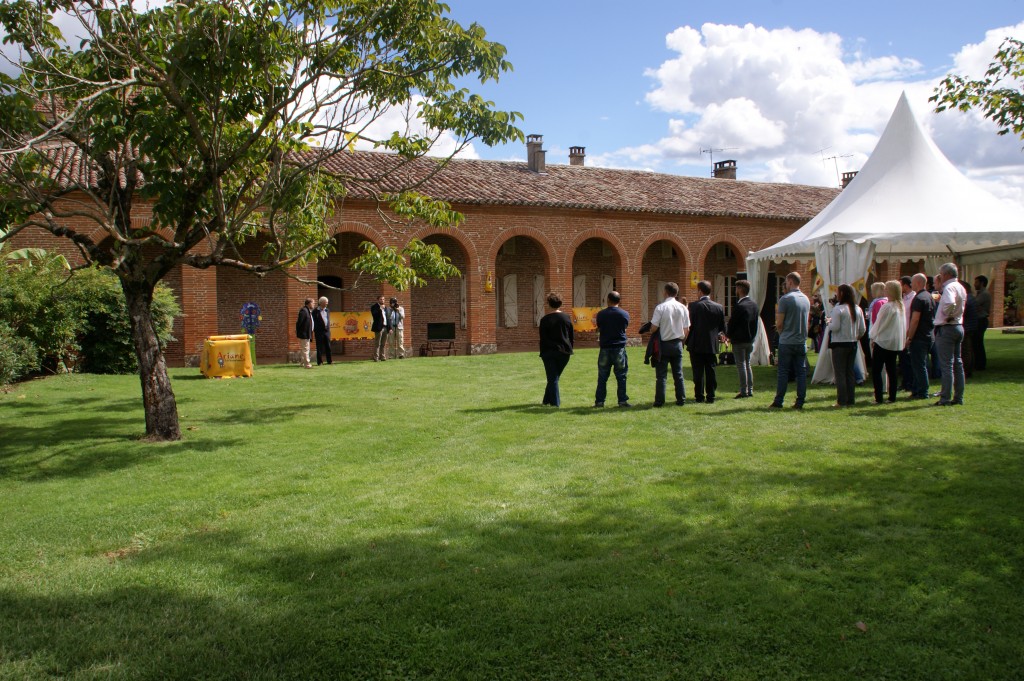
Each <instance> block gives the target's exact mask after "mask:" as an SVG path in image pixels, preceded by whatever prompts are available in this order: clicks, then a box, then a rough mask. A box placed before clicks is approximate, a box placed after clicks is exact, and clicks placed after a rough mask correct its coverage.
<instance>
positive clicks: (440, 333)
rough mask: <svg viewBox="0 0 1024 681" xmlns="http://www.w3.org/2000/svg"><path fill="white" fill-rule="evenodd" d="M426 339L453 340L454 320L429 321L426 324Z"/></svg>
mask: <svg viewBox="0 0 1024 681" xmlns="http://www.w3.org/2000/svg"><path fill="white" fill-rule="evenodd" d="M427 340H428V341H450V340H455V322H430V323H428V324H427Z"/></svg>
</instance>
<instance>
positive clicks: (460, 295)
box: [405, 234, 470, 354]
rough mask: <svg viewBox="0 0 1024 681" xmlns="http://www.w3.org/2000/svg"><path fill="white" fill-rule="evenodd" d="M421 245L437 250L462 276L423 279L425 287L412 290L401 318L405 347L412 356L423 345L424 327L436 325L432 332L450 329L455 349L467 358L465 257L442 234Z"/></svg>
mask: <svg viewBox="0 0 1024 681" xmlns="http://www.w3.org/2000/svg"><path fill="white" fill-rule="evenodd" d="M423 242H424V243H426V244H436V245H437V246H440V247H441V253H442V254H444V255H446V256H448V257H449V258H451V261H452V264H453V265H455V267H457V268H459V271H460V272H462V273H463V276H461V277H452V278H449V279H427V284H426V286H422V287H417V288H413V289H412V291H411V303H410V305H409V309H408V310H406V316H405V343H406V345H407V346H411V347H412V349H413V352H415V351H416V349H417V348H419V347H420V345H422V344H424V343H426V342H427V327H428V325H437V326H434V327H433V328H434V329H439V328H443V329H454V332H455V333H454V335H455V347H457V348H459V350H460V352H464V353H467V354H468V343H469V335H468V329H469V314H470V312H469V307H470V305H469V300H468V296H469V291H468V290H467V286H466V276H465V275H466V270H467V268H468V266H469V257H468V256H467V255H466V251H465V250H464V249H463V247H462V245H461V244H460V243H459V242H458V241H457V240H456V239H454V238H453V237H450V236H446V235H444V234H431V235H430V236H427V237H424V238H423ZM432 340H437V339H434V338H432Z"/></svg>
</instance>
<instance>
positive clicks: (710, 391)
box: [686, 281, 725, 404]
mask: <svg viewBox="0 0 1024 681" xmlns="http://www.w3.org/2000/svg"><path fill="white" fill-rule="evenodd" d="M697 290H698V291H699V292H700V298H699V299H698V300H696V301H695V302H692V303H690V334H689V335H688V336H687V337H686V349H687V350H689V351H690V366H691V367H692V369H693V393H694V399H695V400H696V401H697V402H707V403H708V404H711V403H713V402H714V401H715V391H716V390H717V389H718V379H717V378H716V377H715V365H716V364H717V363H718V358H717V356H716V355H717V353H718V342H719V340H720V339H722V338H724V337H725V309H724V308H723V307H722V306H721V305H719V304H718V303H716V302H714V301H713V300H711V283H710V282H707V281H702V282H700V283H699V284H697Z"/></svg>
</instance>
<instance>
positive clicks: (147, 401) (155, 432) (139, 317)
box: [121, 279, 181, 441]
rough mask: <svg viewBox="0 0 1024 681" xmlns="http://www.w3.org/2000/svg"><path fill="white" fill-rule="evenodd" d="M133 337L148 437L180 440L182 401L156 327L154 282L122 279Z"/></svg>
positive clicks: (156, 439) (154, 439)
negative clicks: (176, 390) (180, 407)
mask: <svg viewBox="0 0 1024 681" xmlns="http://www.w3.org/2000/svg"><path fill="white" fill-rule="evenodd" d="M121 289H122V290H123V291H124V297H125V302H126V303H127V305H128V316H129V318H130V319H131V322H132V340H134V341H135V355H136V357H138V360H139V378H140V379H141V380H142V404H143V406H144V407H145V410H146V437H147V438H148V439H150V440H153V441H168V440H180V439H181V428H180V426H179V425H178V405H177V402H175V399H174V390H173V389H172V388H171V379H170V377H168V375H167V362H166V361H165V360H164V353H163V351H162V350H161V349H160V342H159V340H158V339H157V335H156V330H155V329H154V328H153V309H152V308H153V286H152V285H151V284H149V283H146V282H134V281H126V280H125V279H122V280H121Z"/></svg>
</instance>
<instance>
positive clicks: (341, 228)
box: [332, 220, 387, 248]
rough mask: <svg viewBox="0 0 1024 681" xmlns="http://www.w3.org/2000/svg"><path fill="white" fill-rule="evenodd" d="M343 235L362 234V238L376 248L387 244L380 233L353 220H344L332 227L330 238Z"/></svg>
mask: <svg viewBox="0 0 1024 681" xmlns="http://www.w3.org/2000/svg"><path fill="white" fill-rule="evenodd" d="M345 233H349V234H351V233H355V234H362V235H363V236H365V237H366V239H367V241H372V242H373V245H374V246H376V247H377V248H380V247H381V246H383V245H384V244H385V243H387V240H386V239H385V238H384V235H383V234H381V233H380V232H378V231H377V230H375V229H374V228H373V227H371V226H370V225H368V224H367V223H365V222H356V221H354V220H346V221H344V222H341V223H339V224H338V225H336V226H335V227H334V230H333V234H332V237H333V238H337V237H338V236H339V235H341V234H345Z"/></svg>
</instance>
